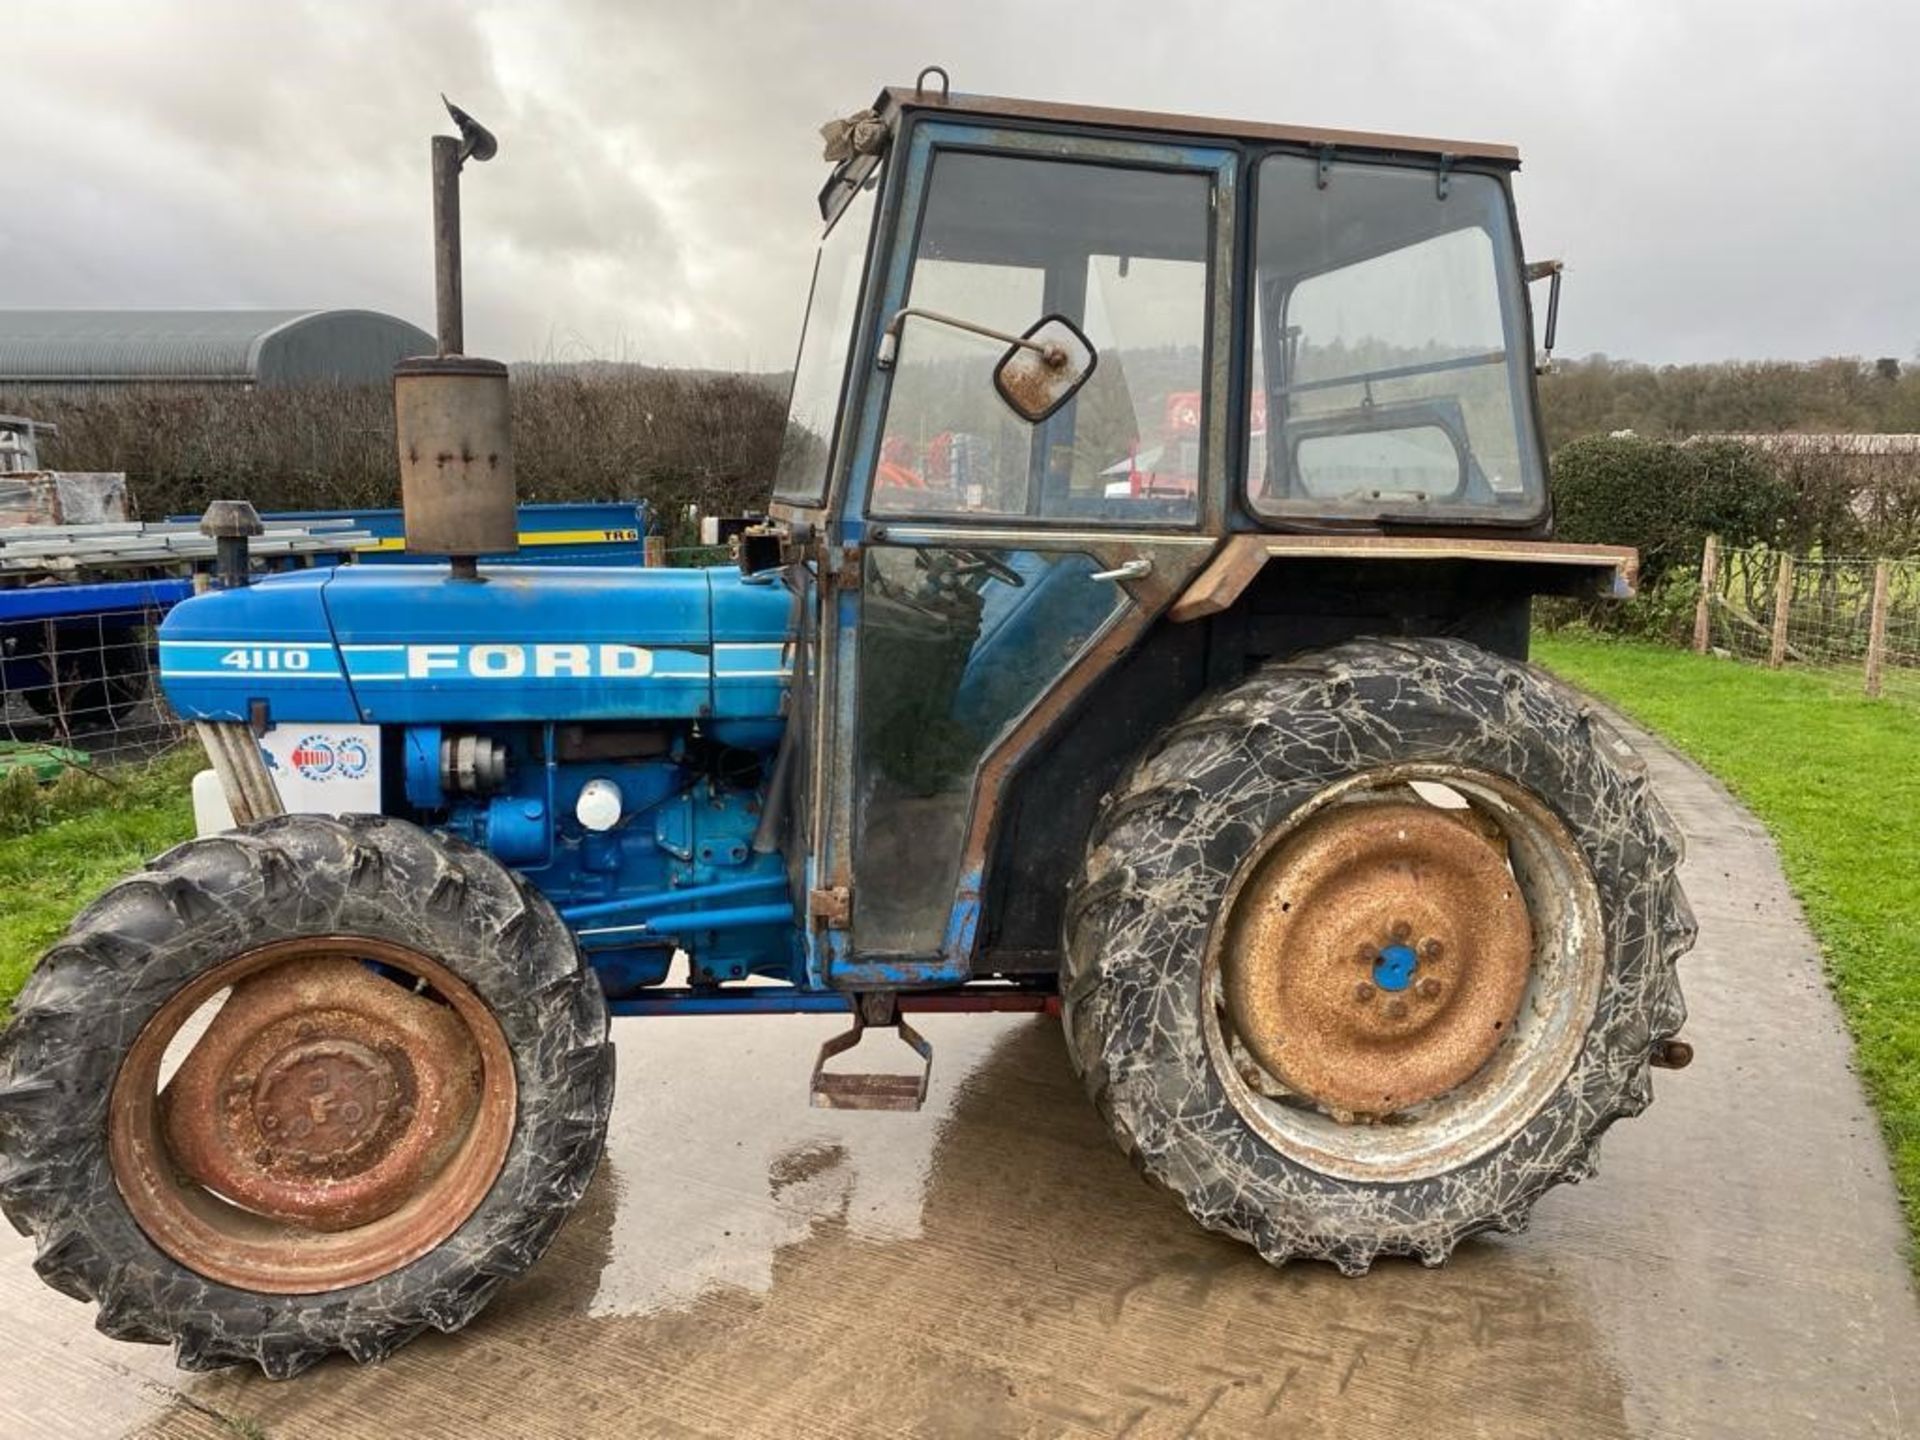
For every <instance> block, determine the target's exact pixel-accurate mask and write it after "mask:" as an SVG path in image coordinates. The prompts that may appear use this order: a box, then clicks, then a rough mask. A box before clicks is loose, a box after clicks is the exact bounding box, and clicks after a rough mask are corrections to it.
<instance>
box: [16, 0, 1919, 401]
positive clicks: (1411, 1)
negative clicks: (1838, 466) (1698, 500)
mask: <svg viewBox="0 0 1920 1440" xmlns="http://www.w3.org/2000/svg"><path fill="white" fill-rule="evenodd" d="M8 15H9V26H8V29H9V34H8V42H9V43H8V57H7V71H8V84H7V102H6V106H5V109H4V119H3V120H0V129H3V130H4V135H5V145H4V152H3V153H4V155H5V166H6V169H5V180H4V182H3V183H4V185H5V187H6V188H5V203H4V209H0V307H16V306H36V305H45V306H274V307H282V306H308V305H312V306H364V307H369V308H372V309H379V310H389V311H392V312H394V313H396V314H400V315H404V316H406V317H408V318H410V319H413V320H415V321H417V322H419V323H421V324H423V325H426V326H428V327H429V328H431V325H432V309H433V306H432V290H431V286H432V275H431V257H430V244H429V222H428V213H429V212H428V192H427V151H428V147H427V139H426V137H427V136H428V134H430V133H431V132H432V131H433V130H434V129H436V128H444V125H445V122H444V117H443V116H442V115H441V113H440V111H439V109H438V104H439V102H438V100H437V98H436V94H437V92H439V91H441V90H444V91H446V92H447V94H448V95H450V96H451V97H453V98H454V99H455V100H457V101H458V102H459V103H460V104H461V105H463V106H465V107H466V108H467V109H468V110H470V111H472V112H473V113H474V114H475V115H476V116H478V117H479V118H480V119H481V120H482V121H484V122H485V123H487V124H488V125H490V126H491V127H492V128H493V129H494V130H495V132H496V133H497V134H498V135H499V136H500V140H501V151H500V156H499V158H498V159H497V160H495V161H494V162H492V163H491V164H489V165H486V166H483V167H478V168H471V167H470V169H469V171H468V178H467V183H466V187H465V190H464V192H463V204H464V207H465V212H466V224H467V281H466V283H467V306H468V309H467V344H468V349H469V350H470V351H472V352H474V353H477V354H490V355H494V356H496V357H499V358H502V359H510V360H518V359H540V358H590V357H601V358H608V359H626V360H639V361H646V362H650V363H659V364H684V365H712V366H726V367H741V368H754V369H783V368H785V367H786V366H787V365H789V364H790V363H791V360H792V354H793V347H794V343H795V337H796V335H797V332H798V326H799V321H800V312H801V309H802V307H803V305H804V302H805V294H806V281H807V275H808V272H809V268H810V265H811V250H812V245H813V242H814V238H815V231H816V228H817V226H816V222H815V218H814V209H813V200H814V195H815V193H816V191H817V190H818V188H819V185H820V183H821V181H822V180H823V179H824V177H825V169H824V167H823V165H822V164H821V162H820V158H819V139H818V136H817V133H816V132H817V128H818V126H819V125H820V123H821V122H822V121H824V120H826V119H827V118H828V117H830V116H832V115H836V114H844V113H846V112H848V111H851V110H855V109H858V108H859V107H861V106H862V105H864V104H865V103H867V101H868V100H870V99H871V97H872V95H873V94H874V92H875V91H876V90H877V89H878V88H879V87H880V86H881V85H883V84H887V83H911V81H912V78H913V76H914V73H915V71H916V70H917V69H918V68H919V67H920V66H921V65H922V64H926V63H931V62H939V63H941V64H944V65H945V66H947V67H948V68H949V69H950V70H951V71H952V73H953V77H954V83H955V87H956V88H957V89H962V90H969V91H975V92H984V93H989V94H1009V95H1024V96H1031V97H1039V98H1047V99H1061V100H1068V101H1078V102H1084V103H1092V104H1108V105H1121V106H1129V107H1137V108H1143V109H1158V110H1176V111H1179V110H1186V111H1198V112H1203V113H1212V114H1224V115H1230V116H1235V117H1244V118H1253V119H1259V120H1270V121H1282V122H1297V123H1303V124H1313V125H1330V126H1345V127H1352V128H1359V129H1381V130H1401V131H1410V132H1414V133H1427V134H1438V135H1445V136H1453V137H1461V138H1475V139H1490V140H1502V141H1508V142H1511V143H1513V144H1516V145H1518V146H1519V147H1520V151H1521V154H1522V156H1523V157H1524V168H1523V169H1522V171H1521V174H1520V177H1519V179H1518V181H1517V192H1518V197H1519V204H1520V219H1521V225H1522V228H1523V231H1524V233H1525V235H1526V237H1527V248H1528V252H1529V253H1530V254H1531V255H1534V256H1536V257H1539V256H1551V255H1558V256H1562V257H1564V258H1565V259H1566V260H1567V262H1568V265H1569V275H1568V281H1567V291H1566V297H1565V302H1564V305H1563V308H1562V314H1561V340H1560V349H1561V353H1563V354H1571V355H1579V354H1585V353H1588V352H1591V351H1605V352H1607V353H1608V354H1612V355H1617V356H1624V357H1632V358H1636V359H1642V360H1649V361H1659V362H1666V361H1685V360H1708V359H1721V358H1727V357H1751V358H1757V357H1785V358H1794V359H1803V358H1810V357H1814V356H1819V355H1827V354H1855V355H1862V356H1868V357H1872V356H1878V355H1897V356H1900V357H1902V358H1912V357H1913V356H1914V355H1915V353H1916V350H1917V349H1920V264H1916V263H1915V261H1914V256H1915V252H1916V249H1920V243H1917V242H1920V184H1917V183H1916V181H1920V150H1916V141H1917V140H1920V124H1917V123H1916V121H1920V82H1916V80H1915V78H1914V64H1915V57H1916V56H1917V55H1920V4H1915V3H1913V0H1885V3H1882V0H1856V3H1847V0H1828V3H1826V4H1814V3H1792V4H1790V3H1780V0H1641V3H1636V4H1602V3H1594V0H1585V3H1582V0H1555V3H1547V4H1543V3H1541V0H1401V3H1388V0H1373V3H1369V0H1342V3H1338V4H1335V3H1331V0H1320V3H1295V0H1259V3H1246V4H1235V3H1208V4H1204V5H1203V4H1193V5H1185V6H1183V5H1181V4H1179V3H1177V0H1149V3H1128V4H1124V5H1122V4H1112V5H1102V4H1099V3H1096V0H1080V3H1077V4H1068V5H1058V4H1056V5H1034V4H1032V3H1030V0H1029V3H1020V0H1013V3H1008V0H947V3H929V0H895V3H881V0H849V3H825V0H818V3H802V0H769V3H764V4H745V3H731V0H700V3H691V4H690V3H686V0H624V3H612V0H609V3H598V4H596V3H578V4H567V5H558V4H554V5H548V4H536V3H526V0H517V3H515V0H509V3H499V4H492V3H468V4H455V3H446V0H382V3H377V4H376V3H365V0H328V3H312V4H304V5H303V4H286V3H272V0H247V3H233V4H228V3H211V0H175V3H171V4H166V3H157V0H154V3H144V4H129V5H106V4H89V3H85V0H60V3H40V0H24V3H23V0H13V3H12V4H10V5H9V6H8Z"/></svg>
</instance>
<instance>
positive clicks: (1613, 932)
mask: <svg viewBox="0 0 1920 1440" xmlns="http://www.w3.org/2000/svg"><path fill="white" fill-rule="evenodd" d="M1679 861H1680V844H1679V840H1678V836H1677V832H1676V831H1675V829H1674V826H1673V824H1672V822H1671V821H1670V820H1669V819H1668V818H1667V816H1666V814H1665V813H1664V811H1663V810H1662V809H1661V807H1660V806H1659V804H1658V803H1657V802H1656V801H1655V800H1654V799H1653V797H1652V796H1651V795H1650V794H1649V793H1648V792H1647V787H1646V778H1645V773H1644V770H1643V769H1642V767H1641V766H1640V763H1639V761H1638V760H1637V759H1636V758H1635V757H1634V756H1633V755H1632V753H1631V752H1630V751H1629V750H1628V749H1627V747H1626V746H1625V745H1624V743H1622V742H1621V741H1620V739H1619V737H1618V736H1617V735H1616V734H1615V733H1614V732H1613V731H1612V730H1611V729H1610V727H1608V726H1607V725H1606V724H1605V722H1604V721H1603V720H1602V719H1601V718H1600V717H1599V716H1598V715H1596V714H1594V713H1593V712H1592V710H1591V709H1590V708H1589V707H1588V706H1586V705H1585V704H1583V703H1582V702H1581V701H1580V699H1579V698H1578V697H1577V696H1575V695H1573V694H1572V693H1571V692H1569V691H1567V690H1565V689H1564V688H1562V687H1561V686H1560V685H1558V684H1557V683H1556V682H1554V681H1552V680H1551V679H1549V678H1548V677H1546V676H1545V675H1543V674H1542V673H1540V672H1539V671H1537V670H1534V669H1532V668H1530V667H1529V666H1527V665H1524V664H1520V663H1517V662H1514V661H1510V660H1505V659H1501V658H1499V657H1496V656H1493V655H1490V654H1488V653H1486V652H1485V651H1482V650H1479V649H1477V648H1475V647H1473V646H1471V645H1467V644H1464V643H1461V642H1459V641H1452V640H1404V641H1384V640H1382V641H1356V642H1353V643H1349V644H1344V645H1340V646H1338V647H1335V648H1332V649H1328V650H1325V651H1321V652H1318V653H1314V654H1309V655H1304V656H1301V657H1299V658H1297V659H1295V660H1292V661H1289V662H1287V663H1284V664H1275V665H1269V666H1267V667H1265V668H1263V669H1261V670H1260V671H1258V672H1256V673H1255V674H1254V675H1252V676H1251V677H1250V678H1248V679H1247V680H1245V681H1244V682H1242V683H1240V684H1237V685H1235V686H1233V687H1231V688H1229V689H1227V690H1224V691H1222V692H1220V693H1217V694H1214V695H1210V696H1207V697H1205V698H1204V699H1202V700H1201V701H1200V702H1198V703H1197V704H1196V705H1195V706H1194V707H1193V708H1192V709H1191V710H1189V711H1188V712H1187V714H1186V715H1185V716H1184V717H1183V718H1182V719H1181V720H1180V721H1178V722H1177V723H1176V724H1175V725H1174V726H1173V728H1172V729H1171V730H1170V731H1169V733H1168V734H1167V735H1166V736H1165V737H1164V738H1163V740H1162V741H1161V743H1160V744H1159V746H1158V748H1157V749H1156V750H1154V751H1153V752H1151V753H1150V754H1148V755H1147V756H1146V757H1144V758H1143V759H1142V760H1141V761H1140V762H1139V763H1138V764H1137V765H1136V766H1135V767H1134V769H1133V771H1132V772H1131V773H1130V774H1129V775H1128V776H1127V778H1126V779H1125V781H1124V782H1123V784H1122V785H1121V786H1119V787H1118V789H1117V790H1116V791H1115V792H1114V793H1113V794H1112V795H1111V796H1110V797H1109V798H1108V801H1107V802H1106V804H1105V806H1104V808H1103V810H1102V812H1101V815H1100V818H1099V819H1098V821H1097V822H1096V825H1095V829H1094V834H1093V837H1092V843H1091V846H1090V850H1089V854H1088V858H1087V861H1086V864H1085V867H1084V870H1083V872H1082V874H1081V877H1080V879H1079V881H1078V882H1077V884H1076V886H1075V890H1074V893H1073V895H1072V896H1071V898H1070V901H1069V905H1068V913H1067V925H1066V963H1065V971H1064V974H1063V977H1062V980H1063V989H1064V991H1065V1012H1064V1013H1065V1020H1066V1029H1067V1037H1068V1045H1069V1050H1070V1052H1071V1055H1072V1058H1073V1061H1074V1064H1075V1066H1076V1068H1077V1069H1078V1070H1079V1072H1080V1074H1081V1077H1082V1079H1083V1080H1084V1082H1085V1083H1086V1085H1087V1088H1088V1090H1089V1091H1090V1093H1091V1094H1092V1096H1093V1099H1094V1102H1095V1104H1096V1105H1097V1106H1098V1108H1099V1109H1100V1111H1101V1113H1102V1114H1103V1115H1104V1116H1105V1117H1106V1119H1107V1121H1108V1123H1109V1124H1110V1126H1111V1127H1112V1129H1113V1131H1114V1134H1115V1136H1116V1137H1117V1139H1118V1140H1119V1142H1120V1144H1121V1146H1122V1147H1123V1148H1124V1149H1126V1150H1127V1151H1128V1153H1129V1154H1130V1155H1131V1156H1132V1157H1133V1158H1134V1160H1135V1162H1136V1163H1137V1164H1138V1166H1139V1167H1140V1168H1141V1169H1142V1170H1143V1171H1144V1172H1145V1173H1146V1174H1147V1175H1148V1176H1149V1177H1150V1178H1151V1179H1153V1180H1155V1181H1157V1182H1159V1183H1161V1184H1163V1185H1164V1186H1166V1187H1167V1188H1168V1189H1171V1190H1172V1191H1173V1192H1174V1193H1175V1194H1176V1195H1178V1196H1179V1198H1180V1200H1181V1201H1182V1203H1183V1204H1185V1206H1186V1207H1187V1209H1188V1211H1189V1212H1191V1213H1192V1215H1193V1216H1194V1217H1195V1218H1196V1219H1197V1220H1199V1221H1200V1223H1201V1224H1203V1225H1205V1226H1206V1227H1208V1228H1209V1229H1213V1230H1217V1231H1220V1232H1223V1233H1225V1234H1228V1235H1231V1236H1234V1237H1236V1238H1239V1239H1241V1240H1245V1241H1247V1242H1249V1243H1251V1244H1252V1245H1253V1246H1255V1247H1256V1248H1257V1249H1258V1250H1259V1252H1260V1253H1261V1255H1263V1256H1264V1257H1266V1259H1268V1260H1269V1261H1271V1262H1273V1263H1274V1264H1280V1263H1283V1262H1285V1261H1287V1260H1292V1259H1317V1260H1325V1261H1329V1262H1331V1263H1332V1264H1334V1265H1336V1266H1338V1267H1339V1268H1340V1269H1341V1270H1342V1271H1344V1272H1346V1273H1347V1274H1360V1273H1363V1272H1364V1271H1366V1269H1367V1268H1368V1267H1369V1266H1370V1265H1371V1264H1372V1263H1373V1261H1374V1260H1375V1259H1376V1258H1377V1257H1379V1256H1382V1255H1408V1256H1414V1257H1417V1258H1418V1259H1420V1260H1422V1261H1424V1262H1425V1263H1427V1264H1429V1265H1437V1264H1439V1263H1441V1262H1442V1261H1443V1260H1445V1259H1446V1258H1447V1256H1448V1255H1449V1254H1450V1253H1451V1252H1452V1251H1453V1248H1454V1247H1455V1245H1457V1244H1458V1243H1459V1241H1460V1240H1461V1239H1463V1238H1464V1237H1466V1236H1469V1235H1472V1234H1475V1233H1476V1232H1480V1231H1486V1230H1502V1231H1517V1230H1519V1229H1522V1228H1523V1227H1524V1226H1525V1223H1526V1219H1527V1214H1528V1211H1529V1210H1530V1208H1531V1207H1532V1205H1533V1202H1534V1201H1535V1200H1536V1199H1537V1198H1538V1197H1539V1196H1540V1195H1541V1193H1542V1192H1544V1191H1545V1190H1546V1189H1548V1188H1549V1187H1550V1186H1552V1185H1554V1184H1556V1183H1558V1182H1560V1181H1563V1180H1579V1179H1581V1178H1583V1177H1584V1176H1585V1175H1587V1174H1589V1173H1591V1170H1592V1165H1593V1152H1594V1147H1595V1143H1596V1142H1597V1141H1598V1139H1599V1137H1600V1135H1601V1132H1603V1131H1604V1130H1605V1129H1606V1128H1607V1127H1608V1126H1609V1125H1611V1124H1612V1123H1613V1122H1614V1120H1616V1119H1617V1118H1619V1117H1621V1116H1623V1115H1634V1114H1638V1113H1639V1112H1640V1111H1641V1110H1643V1109H1644V1108H1645V1107H1646V1106H1647V1104H1648V1102H1649V1101H1650V1099H1651V1098H1652V1087H1651V1083H1650V1080H1649V1072H1648V1067H1649V1063H1650V1060H1651V1057H1652V1055H1653V1053H1654V1051H1655V1048H1656V1047H1657V1046H1658V1045H1659V1044H1660V1043H1661V1042H1662V1041H1664V1040H1666V1039H1667V1038H1668V1037H1670V1036H1672V1035H1673V1034H1675V1032H1677V1031H1678V1030H1679V1028H1680V1025H1681V1022H1682V1021H1683V1019H1684V1018H1685V1007H1684V1005H1683V1002H1682V1000H1681V996H1680V989H1679V984H1678V981H1677V978H1676V974H1675V962H1676V961H1677V960H1678V958H1679V957H1680V955H1682V954H1683V953H1684V952H1685V951H1686V950H1687V948H1688V947H1689V946H1690V945H1691V944H1692V942H1693V933H1694V926H1693V918H1692V914H1691V912H1690V910H1689V909H1688V906H1687V902H1686V899H1685V897H1684V896H1683V895H1682V894H1681V891H1680V886H1679V882H1678V879H1677V875H1676V871H1677V868H1678V865H1679Z"/></svg>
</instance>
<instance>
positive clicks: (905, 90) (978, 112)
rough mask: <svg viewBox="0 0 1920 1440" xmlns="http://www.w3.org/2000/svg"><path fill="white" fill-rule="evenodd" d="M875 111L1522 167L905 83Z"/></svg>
mask: <svg viewBox="0 0 1920 1440" xmlns="http://www.w3.org/2000/svg"><path fill="white" fill-rule="evenodd" d="M874 108H875V110H877V111H878V112H879V114H880V116H881V118H882V119H885V120H888V121H893V120H895V119H896V118H898V117H900V116H904V115H905V114H906V113H907V112H908V111H913V110H933V111H940V112H942V113H945V114H954V115H967V116H979V117H981V118H984V119H995V118H998V119H1005V120H1038V121H1043V122H1047V123H1050V124H1066V125H1086V126H1092V127H1096V128H1099V129H1103V130H1151V131H1162V132H1171V133H1173V134H1177V135H1207V136H1217V137H1220V138H1222V139H1227V140H1248V141H1255V142H1265V143H1269V144H1274V143H1277V144H1289V145H1306V146H1313V147H1319V146H1325V145H1331V146H1334V147H1336V148H1337V149H1342V150H1348V149H1359V150H1376V151H1383V152H1389V153H1397V154H1403V155H1404V154H1412V155H1431V156H1434V157H1435V158H1438V157H1440V156H1450V157H1452V159H1453V160H1455V161H1460V160H1477V161H1482V162H1491V163H1494V164H1499V165H1505V166H1510V167H1517V166H1518V165H1519V164H1520V152H1519V151H1518V150H1517V149H1515V148H1514V147H1513V146H1511V145H1496V144H1492V143H1489V142H1487V141H1480V140H1442V139H1437V138H1434V137H1431V136H1419V135H1391V134H1384V133H1381V132H1378V131H1372V130H1328V129H1321V128H1318V127H1315V126H1310V125H1270V124H1264V123H1262V122H1260V121H1256V120H1221V119H1218V118H1216V117H1213V116H1207V115H1170V114H1163V113H1160V112H1157V111H1151V110H1119V109H1113V108H1109V107H1107V106H1102V105H1062V104H1057V103H1055V102H1053V101H1048V100H1014V99H1008V98H1005V97H1002V96H997V95H967V94H963V93H960V92H954V93H952V94H943V93H941V92H939V91H935V90H921V89H915V88H912V87H909V86H905V85H894V86H889V87H888V88H887V89H885V90H883V91H881V92H880V103H879V104H877V105H876V106H875V107H874Z"/></svg>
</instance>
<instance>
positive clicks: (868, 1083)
mask: <svg viewBox="0 0 1920 1440" xmlns="http://www.w3.org/2000/svg"><path fill="white" fill-rule="evenodd" d="M869 1026H872V1027H873V1028H875V1029H892V1030H893V1031H895V1033H897V1034H898V1035H899V1037H900V1039H901V1040H902V1041H903V1042H904V1043H905V1044H906V1046H907V1048H908V1049H910V1050H912V1051H913V1053H914V1054H915V1055H918V1056H919V1057H920V1068H919V1069H918V1070H917V1071H916V1072H913V1073H885V1072H881V1073H865V1074H862V1073H836V1072H833V1071H829V1070H828V1069H827V1062H828V1061H829V1060H831V1059H833V1057H834V1056H836V1055H844V1054H845V1053H846V1052H847V1051H849V1050H851V1049H853V1048H854V1047H855V1046H857V1045H858V1044H859V1043H860V1040H861V1037H862V1036H864V1035H865V1034H866V1032H867V1028H868V1027H869ZM932 1072H933V1046H932V1044H931V1043H930V1042H929V1041H928V1040H927V1039H926V1038H925V1037H924V1036H923V1035H921V1034H920V1032H919V1031H918V1030H915V1029H914V1028H913V1027H912V1026H911V1025H909V1024H908V1023H907V1022H906V1020H905V1019H904V1018H903V1017H902V1016H901V1014H900V1006H899V998H898V997H897V996H895V995H892V994H890V993H885V992H870V993H867V994H863V995H860V996H857V997H856V999H855V1004H854V1011H853V1028H852V1029H850V1030H847V1031H845V1032H844V1033H842V1034H839V1035H835V1036H834V1037H833V1038H832V1039H830V1040H827V1041H826V1042H825V1043H823V1044H822V1045H821V1046H820V1055H819V1058H818V1059H816V1060H815V1061H814V1062H813V1080H812V1083H811V1084H810V1086H809V1087H808V1093H809V1097H810V1099H811V1101H812V1103H813V1105H814V1107H815V1108H816V1109H821V1110H918V1109H919V1108H920V1107H921V1106H922V1105H924V1104H925V1103H926V1100H927V1080H928V1077H929V1076H930V1075H931V1074H932Z"/></svg>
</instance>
